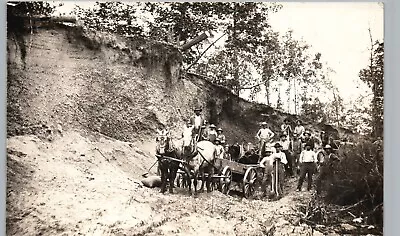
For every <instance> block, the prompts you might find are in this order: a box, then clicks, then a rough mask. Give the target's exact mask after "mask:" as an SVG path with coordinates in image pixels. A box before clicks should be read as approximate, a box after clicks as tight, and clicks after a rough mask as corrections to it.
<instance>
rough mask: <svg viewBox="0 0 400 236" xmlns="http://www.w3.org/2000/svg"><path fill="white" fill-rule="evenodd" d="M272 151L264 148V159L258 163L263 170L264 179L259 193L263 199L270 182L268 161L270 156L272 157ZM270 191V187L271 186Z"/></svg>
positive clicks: (270, 174) (270, 167)
mask: <svg viewBox="0 0 400 236" xmlns="http://www.w3.org/2000/svg"><path fill="white" fill-rule="evenodd" d="M272 153H273V150H272V148H271V147H266V148H265V157H263V159H262V160H261V161H260V167H262V168H264V178H263V182H262V185H261V191H262V192H263V197H265V196H267V187H268V185H270V184H271V183H272V182H271V180H272V165H271V161H270V158H271V157H270V156H271V155H272ZM271 191H272V186H271Z"/></svg>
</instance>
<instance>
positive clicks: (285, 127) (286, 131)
mask: <svg viewBox="0 0 400 236" xmlns="http://www.w3.org/2000/svg"><path fill="white" fill-rule="evenodd" d="M281 131H282V134H286V135H287V139H288V140H289V139H290V136H291V134H292V127H291V126H290V124H289V120H288V119H287V118H286V119H285V120H284V121H283V124H282V125H281Z"/></svg>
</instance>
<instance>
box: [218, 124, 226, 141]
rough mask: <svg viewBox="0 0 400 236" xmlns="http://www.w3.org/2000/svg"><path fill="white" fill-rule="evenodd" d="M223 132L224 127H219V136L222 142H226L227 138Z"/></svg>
mask: <svg viewBox="0 0 400 236" xmlns="http://www.w3.org/2000/svg"><path fill="white" fill-rule="evenodd" d="M222 132H223V131H222V128H218V129H217V138H218V139H219V140H221V143H225V142H226V138H225V135H224V134H223V133H222Z"/></svg>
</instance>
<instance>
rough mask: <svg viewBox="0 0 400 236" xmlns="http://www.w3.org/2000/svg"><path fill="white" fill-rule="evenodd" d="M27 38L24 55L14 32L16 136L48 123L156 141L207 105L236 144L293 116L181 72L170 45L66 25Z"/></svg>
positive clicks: (11, 65) (11, 102) (12, 113)
mask: <svg viewBox="0 0 400 236" xmlns="http://www.w3.org/2000/svg"><path fill="white" fill-rule="evenodd" d="M24 40H25V44H26V45H27V54H26V56H25V57H24V58H23V57H22V56H21V53H20V50H19V49H20V48H19V46H18V45H19V44H16V43H15V42H14V41H13V38H12V37H9V39H8V43H7V48H8V67H7V70H8V95H7V96H8V102H7V105H8V107H7V110H8V114H7V120H8V122H7V128H8V135H10V136H12V135H18V134H31V133H35V132H37V131H36V129H40V128H41V127H43V125H44V126H45V127H46V128H47V127H50V128H53V129H56V128H57V127H60V126H61V127H62V129H69V128H77V127H79V129H81V128H82V129H84V130H86V129H87V130H91V131H96V132H100V133H102V134H105V135H107V136H109V137H113V138H116V139H119V140H123V141H133V140H140V139H148V138H150V136H152V134H153V133H154V130H155V129H156V128H159V127H160V126H161V125H165V126H167V127H169V128H170V129H171V130H172V131H173V133H174V134H175V135H177V134H178V133H179V132H180V129H181V127H182V125H183V120H184V118H188V117H189V116H190V115H192V113H193V111H192V109H193V108H194V107H195V106H201V107H203V110H204V114H205V116H206V117H207V119H209V120H210V122H212V123H214V124H216V125H218V126H221V127H222V128H224V130H225V132H226V135H227V137H228V138H230V140H231V141H232V142H242V141H251V142H252V141H254V134H255V133H256V131H257V129H258V127H259V126H258V125H259V122H261V121H264V120H267V121H269V122H271V124H272V128H273V129H278V128H279V125H278V124H279V123H280V122H281V121H282V120H283V119H284V118H285V117H286V115H285V114H282V113H281V112H279V111H275V110H273V109H272V108H270V107H267V106H265V105H260V104H253V103H249V102H247V101H244V100H243V99H240V98H238V97H236V96H234V95H233V94H232V93H231V92H230V91H228V90H227V89H224V88H221V87H217V86H215V85H212V84H210V83H209V82H207V81H206V80H204V79H202V78H200V77H199V76H195V75H190V74H181V73H180V64H181V57H182V54H181V52H180V51H179V49H178V48H175V47H173V46H170V45H165V44H161V43H158V42H152V41H148V40H144V39H142V38H130V39H127V38H120V37H117V36H115V35H109V34H104V33H102V34H100V33H87V32H83V31H81V30H79V28H75V27H67V26H61V25H55V26H52V27H49V28H39V29H37V30H36V32H34V33H33V34H28V35H26V37H25V38H24ZM289 117H291V116H289ZM293 120H294V118H293ZM275 124H276V125H275Z"/></svg>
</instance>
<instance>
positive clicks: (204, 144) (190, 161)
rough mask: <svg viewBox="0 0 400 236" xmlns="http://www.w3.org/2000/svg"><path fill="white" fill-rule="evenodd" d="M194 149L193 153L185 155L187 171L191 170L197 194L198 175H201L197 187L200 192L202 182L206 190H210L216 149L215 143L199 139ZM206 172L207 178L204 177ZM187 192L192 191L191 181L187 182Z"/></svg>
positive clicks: (202, 187) (202, 186)
mask: <svg viewBox="0 0 400 236" xmlns="http://www.w3.org/2000/svg"><path fill="white" fill-rule="evenodd" d="M196 149H197V150H195V151H194V153H193V154H191V155H189V156H185V159H186V165H185V166H186V168H187V172H189V173H190V172H191V171H192V172H193V185H194V194H195V195H197V184H198V177H199V176H201V179H202V182H201V187H200V189H199V191H200V192H202V191H203V189H204V183H206V185H207V192H211V190H212V189H211V184H212V177H213V175H214V169H215V159H216V155H217V150H216V147H215V145H214V144H213V143H212V142H210V141H207V140H203V141H199V142H198V143H197V144H196ZM205 173H207V180H206V179H205ZM187 183H188V186H189V193H192V189H191V181H190V179H189V181H188V182H187Z"/></svg>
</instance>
